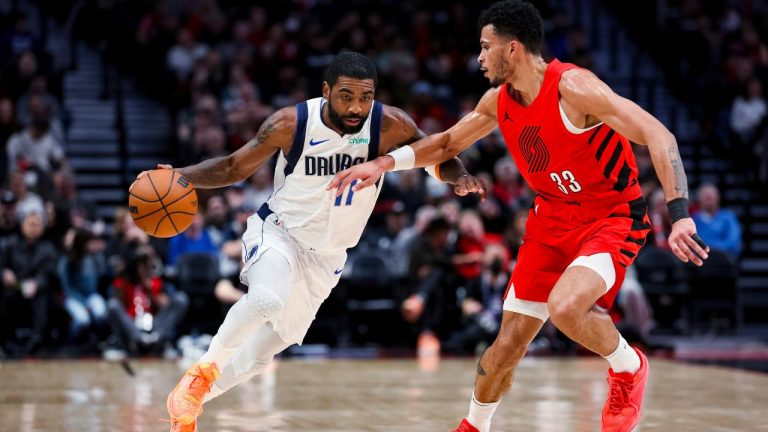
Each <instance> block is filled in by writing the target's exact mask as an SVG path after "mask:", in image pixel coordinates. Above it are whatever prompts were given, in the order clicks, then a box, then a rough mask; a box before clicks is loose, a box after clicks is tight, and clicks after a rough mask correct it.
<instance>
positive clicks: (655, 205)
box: [648, 188, 709, 250]
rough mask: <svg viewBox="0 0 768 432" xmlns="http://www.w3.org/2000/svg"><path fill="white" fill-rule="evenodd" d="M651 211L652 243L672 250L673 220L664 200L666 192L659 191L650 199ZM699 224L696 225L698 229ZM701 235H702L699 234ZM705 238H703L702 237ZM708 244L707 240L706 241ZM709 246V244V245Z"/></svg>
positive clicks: (660, 247)
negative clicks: (670, 238)
mask: <svg viewBox="0 0 768 432" xmlns="http://www.w3.org/2000/svg"><path fill="white" fill-rule="evenodd" d="M649 201H650V206H649V207H650V209H649V211H648V216H649V217H650V219H651V226H652V227H653V228H652V231H651V234H650V236H652V238H651V241H652V244H653V245H654V246H656V247H657V248H659V249H664V250H671V249H670V246H669V242H668V241H667V239H668V238H669V233H670V232H672V219H671V217H670V216H669V210H668V209H667V205H666V200H665V198H664V191H663V190H661V188H659V189H657V190H656V191H655V192H653V194H651V197H650V199H649ZM698 227H699V224H696V228H698ZM699 235H701V233H699ZM702 238H703V237H702ZM704 241H705V242H706V240H704ZM707 244H709V243H707Z"/></svg>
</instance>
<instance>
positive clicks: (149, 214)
mask: <svg viewBox="0 0 768 432" xmlns="http://www.w3.org/2000/svg"><path fill="white" fill-rule="evenodd" d="M194 191H195V190H194V189H190V190H189V192H187V193H185V194H184V195H182V196H180V197H178V198H176V199H175V200H173V201H171V202H169V203H168V204H166V205H167V206H168V207H170V206H172V205H174V204H176V203H177V202H179V201H181V200H183V199H184V198H186V197H187V196H188V195H189V194H191V193H192V192H194ZM133 196H134V197H135V198H138V197H137V196H136V195H133ZM165 196H168V194H166V195H165ZM139 199H141V198H139ZM142 201H146V200H142ZM147 202H150V201H147ZM151 202H161V203H162V201H161V200H158V201H151ZM160 210H163V208H162V207H161V208H159V209H157V210H152V211H151V212H150V213H147V214H145V215H144V216H139V217H136V218H133V220H135V221H136V220H140V219H144V218H145V217H147V216H152V215H153V214H155V213H157V212H159V211H160ZM192 214H194V213H192Z"/></svg>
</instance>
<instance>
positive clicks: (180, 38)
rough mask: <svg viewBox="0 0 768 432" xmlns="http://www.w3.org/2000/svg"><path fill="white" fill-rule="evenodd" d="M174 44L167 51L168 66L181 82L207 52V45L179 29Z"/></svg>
mask: <svg viewBox="0 0 768 432" xmlns="http://www.w3.org/2000/svg"><path fill="white" fill-rule="evenodd" d="M176 36H177V38H176V45H174V46H173V47H172V48H171V49H170V50H169V51H168V60H167V61H168V68H169V69H170V70H171V72H173V73H174V74H175V75H176V79H177V80H178V81H179V82H180V83H183V82H185V81H186V80H187V78H188V77H189V74H190V72H192V66H193V65H194V64H195V62H196V61H197V60H199V59H201V58H204V57H205V55H206V54H207V53H208V46H206V45H205V44H201V43H198V42H197V41H195V38H194V36H193V35H192V33H191V32H190V31H189V30H187V29H181V30H179V31H178V33H177V35H176Z"/></svg>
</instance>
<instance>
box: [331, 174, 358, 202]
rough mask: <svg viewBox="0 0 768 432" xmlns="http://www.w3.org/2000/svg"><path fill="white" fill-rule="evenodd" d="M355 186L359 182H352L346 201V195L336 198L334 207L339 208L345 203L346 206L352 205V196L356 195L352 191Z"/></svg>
mask: <svg viewBox="0 0 768 432" xmlns="http://www.w3.org/2000/svg"><path fill="white" fill-rule="evenodd" d="M355 184H357V180H352V183H350V184H349V191H347V199H346V200H344V199H343V198H344V193H342V194H341V195H339V196H337V197H336V201H335V202H334V203H333V205H334V206H336V207H339V206H341V205H342V204H341V202H342V201H344V205H345V206H348V205H350V204H352V196H353V195H354V194H355V191H354V190H352V188H353V187H355Z"/></svg>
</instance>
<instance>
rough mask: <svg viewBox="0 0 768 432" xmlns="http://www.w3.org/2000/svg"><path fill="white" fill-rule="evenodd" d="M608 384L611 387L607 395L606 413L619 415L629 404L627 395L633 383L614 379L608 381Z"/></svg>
mask: <svg viewBox="0 0 768 432" xmlns="http://www.w3.org/2000/svg"><path fill="white" fill-rule="evenodd" d="M608 383H609V384H610V386H611V389H610V392H609V394H608V411H610V412H612V413H619V412H621V410H622V409H623V408H624V407H626V406H627V405H628V404H629V393H630V391H631V390H632V385H633V383H632V382H628V381H624V380H622V379H616V378H614V379H613V380H611V379H609V380H608Z"/></svg>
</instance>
